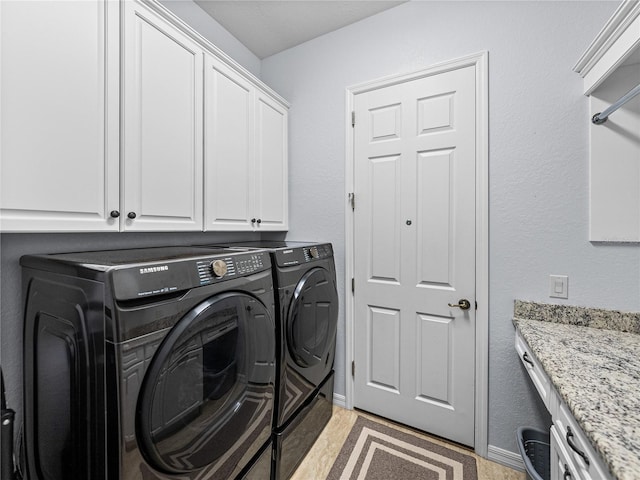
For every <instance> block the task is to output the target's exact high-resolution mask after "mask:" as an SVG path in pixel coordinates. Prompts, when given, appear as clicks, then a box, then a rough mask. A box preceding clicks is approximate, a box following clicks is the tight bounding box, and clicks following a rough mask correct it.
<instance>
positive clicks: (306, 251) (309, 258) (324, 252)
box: [275, 243, 333, 267]
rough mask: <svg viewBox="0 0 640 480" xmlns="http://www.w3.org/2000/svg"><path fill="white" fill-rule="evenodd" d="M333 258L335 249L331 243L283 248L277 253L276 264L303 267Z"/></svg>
mask: <svg viewBox="0 0 640 480" xmlns="http://www.w3.org/2000/svg"><path fill="white" fill-rule="evenodd" d="M331 257H333V248H332V246H331V244H330V243H321V244H318V245H309V246H304V247H295V248H283V249H280V250H276V252H275V258H276V263H277V264H278V266H280V267H287V266H292V265H301V264H304V263H308V262H314V261H316V260H322V259H325V258H331Z"/></svg>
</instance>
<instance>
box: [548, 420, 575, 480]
mask: <svg viewBox="0 0 640 480" xmlns="http://www.w3.org/2000/svg"><path fill="white" fill-rule="evenodd" d="M550 455H551V457H550V461H551V480H580V477H578V474H577V471H576V467H575V466H574V464H573V462H572V461H571V457H570V456H569V455H568V453H567V451H566V450H565V448H564V445H563V443H562V440H561V439H560V434H559V433H558V430H557V428H556V427H555V426H552V427H551V450H550Z"/></svg>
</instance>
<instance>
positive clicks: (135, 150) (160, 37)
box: [122, 2, 203, 231]
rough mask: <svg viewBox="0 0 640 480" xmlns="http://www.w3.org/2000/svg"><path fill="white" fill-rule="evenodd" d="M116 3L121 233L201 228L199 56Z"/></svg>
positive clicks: (162, 26) (136, 8) (136, 7)
mask: <svg viewBox="0 0 640 480" xmlns="http://www.w3.org/2000/svg"><path fill="white" fill-rule="evenodd" d="M123 5H124V6H123V8H124V9H125V12H124V47H123V55H124V63H123V68H124V72H123V74H124V75H123V76H124V80H123V85H124V95H123V107H124V116H123V127H122V128H123V129H122V134H123V141H124V148H123V153H124V158H123V165H124V175H123V178H122V189H123V198H122V206H123V208H122V214H123V215H122V225H123V230H132V231H133V230H135V231H141V230H145V231H153V230H155V231H161V230H172V231H175V230H201V229H202V203H203V197H202V164H203V157H202V128H203V127H202V115H203V114H202V96H203V94H202V91H203V86H202V76H203V74H202V71H203V70H202V69H203V52H202V50H201V49H200V48H199V47H198V45H197V44H196V43H195V42H193V41H191V40H190V39H189V38H188V37H186V36H185V35H184V34H183V33H182V32H180V31H179V30H177V29H176V28H175V27H173V26H171V25H170V24H168V23H167V22H165V21H164V20H162V19H161V18H160V17H158V16H157V15H155V14H154V13H153V12H151V11H149V10H148V9H147V8H145V7H144V6H142V5H140V4H138V3H137V2H123ZM131 217H133V218H131Z"/></svg>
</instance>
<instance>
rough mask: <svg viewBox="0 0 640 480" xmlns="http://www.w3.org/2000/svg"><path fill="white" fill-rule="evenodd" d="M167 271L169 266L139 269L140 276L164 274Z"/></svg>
mask: <svg viewBox="0 0 640 480" xmlns="http://www.w3.org/2000/svg"><path fill="white" fill-rule="evenodd" d="M167 270H169V265H160V266H159V267H145V268H141V269H140V274H141V275H144V274H145V273H157V272H166V271H167Z"/></svg>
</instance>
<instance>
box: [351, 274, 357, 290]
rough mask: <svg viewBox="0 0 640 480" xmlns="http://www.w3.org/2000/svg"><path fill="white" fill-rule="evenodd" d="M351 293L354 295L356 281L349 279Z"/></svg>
mask: <svg viewBox="0 0 640 480" xmlns="http://www.w3.org/2000/svg"><path fill="white" fill-rule="evenodd" d="M351 293H356V279H355V278H351Z"/></svg>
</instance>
